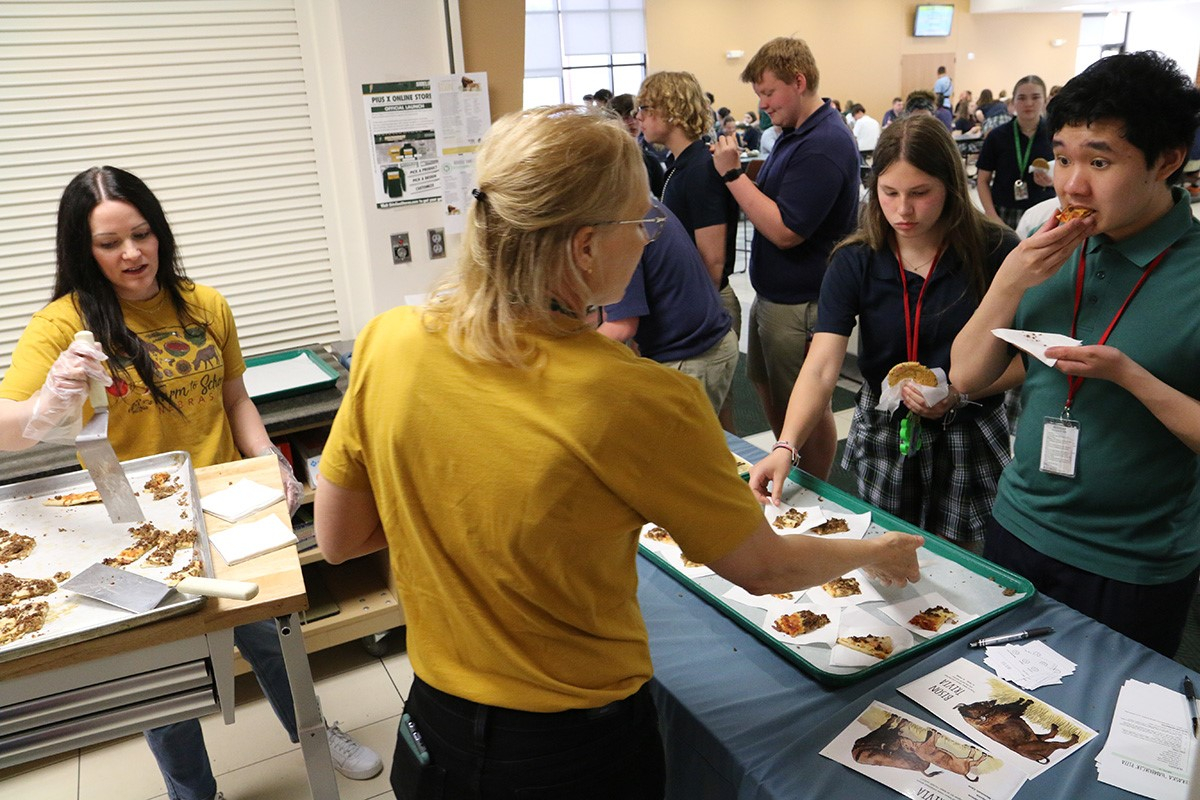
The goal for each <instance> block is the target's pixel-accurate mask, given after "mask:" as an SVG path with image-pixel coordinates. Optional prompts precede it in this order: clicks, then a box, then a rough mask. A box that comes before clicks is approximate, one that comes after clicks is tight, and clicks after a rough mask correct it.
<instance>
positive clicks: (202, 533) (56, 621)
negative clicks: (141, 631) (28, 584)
mask: <svg viewBox="0 0 1200 800" xmlns="http://www.w3.org/2000/svg"><path fill="white" fill-rule="evenodd" d="M122 465H123V466H124V468H125V474H126V475H127V476H128V478H129V482H130V484H131V485H132V487H133V490H134V492H135V493H136V494H137V499H138V503H139V504H140V505H141V508H142V512H143V513H144V514H145V516H146V521H147V522H151V523H153V524H154V526H155V527H157V528H160V529H162V530H165V531H171V532H174V531H177V530H179V529H181V528H195V529H196V531H197V533H198V536H197V538H196V545H195V548H194V550H195V552H196V553H197V554H198V555H199V556H200V560H201V562H202V563H203V565H204V571H203V574H204V575H205V576H206V577H210V578H211V577H213V572H212V559H211V558H210V556H209V544H208V532H207V531H206V530H205V528H204V514H203V513H202V512H201V510H200V493H199V490H198V488H197V483H196V473H195V471H193V469H192V463H191V457H190V456H189V455H188V453H186V452H182V451H180V452H171V453H161V454H159V455H156V456H147V457H146V458H139V459H136V460H133V461H124V462H122ZM157 472H166V473H168V475H169V476H170V479H172V480H174V479H176V478H177V479H178V481H179V483H180V484H181V485H182V488H181V489H180V490H178V491H176V492H175V493H174V494H172V495H170V496H168V497H166V498H164V499H162V500H155V499H154V497H153V494H152V493H151V492H149V491H147V490H146V489H145V484H146V482H147V481H148V480H149V479H150V477H151V476H152V475H153V474H154V473H157ZM94 488H95V485H94V484H93V483H92V480H91V478H90V477H89V476H88V474H87V472H83V471H79V472H69V473H66V474H64V475H53V476H51V477H48V478H38V479H36V480H32V481H25V482H23V483H15V484H10V485H8V486H0V528H3V529H5V530H8V531H11V532H13V533H18V534H22V535H25V536H31V537H33V539H34V540H35V541H36V543H37V544H36V546H35V547H34V548H33V552H32V553H30V554H29V555H28V556H27V557H25V558H23V559H21V560H18V561H10V562H8V563H7V564H0V573H2V572H9V573H12V574H13V575H16V576H17V577H20V578H51V577H53V576H54V574H55V573H58V572H64V571H66V572H70V573H71V574H72V575H77V574H79V573H80V572H82V571H83V570H84V569H86V568H87V567H89V566H91V565H92V564H95V563H96V562H98V561H103V560H104V559H106V558H111V557H113V556H116V555H117V554H118V553H120V552H121V551H122V550H124V549H125V548H126V547H129V546H130V545H131V544H133V537H132V536H131V535H130V533H129V530H130V528H131V527H134V526H131V525H129V524H128V523H124V524H122V523H114V522H111V521H110V520H109V518H108V513H107V512H106V511H105V510H104V506H103V504H100V503H94V504H90V505H81V506H67V507H62V506H47V505H44V503H43V501H44V500H46V499H47V498H49V497H53V496H54V495H59V494H67V493H72V492H87V491H91V490H92V489H94ZM192 554H193V549H188V548H185V549H183V550H179V551H177V552H176V553H175V560H174V561H173V562H172V563H171V565H170V566H165V567H154V566H149V565H146V564H145V563H144V561H145V554H144V555H143V556H142V558H140V559H138V560H137V561H135V562H134V563H132V564H130V565H128V566H127V567H125V569H127V570H128V571H130V572H134V573H137V574H141V575H145V576H147V577H151V578H155V579H157V580H164V579H165V578H166V577H167V576H168V575H170V574H171V573H172V572H175V571H178V570H180V569H182V568H184V567H185V566H187V564H188V563H189V562H190V561H191V559H192ZM36 599H39V600H46V601H47V602H48V603H49V604H50V614H49V616H48V617H47V620H46V624H45V626H44V627H43V628H42V629H41V630H40V631H37V632H35V633H32V634H27V635H25V636H24V637H22V638H20V639H17V640H16V641H13V642H9V643H8V644H6V645H3V646H0V662H4V661H9V660H11V659H14V658H20V657H22V656H26V655H30V654H33V653H38V652H41V651H44V650H51V649H53V648H56V647H61V646H63V645H67V644H74V643H75V642H81V641H86V640H88V639H95V638H97V637H99V636H104V635H106V634H109V633H115V632H117V631H122V630H126V629H128V628H133V627H136V626H138V625H145V624H146V623H149V622H155V621H157V620H160V619H166V618H167V617H173V616H177V615H179V614H186V613H188V612H191V611H198V610H199V609H200V608H201V607H202V606H203V605H204V600H205V598H203V597H199V596H195V595H185V594H180V593H179V592H177V591H175V590H174V589H172V590H171V592H170V593H169V594H168V595H167V596H166V597H165V598H164V599H163V601H162V603H160V604H159V606H158V607H157V608H154V609H151V610H150V611H146V612H144V613H141V614H132V613H130V612H128V611H123V610H121V609H118V608H115V607H113V606H109V605H107V604H105V603H101V602H98V601H96V600H91V599H88V598H86V597H80V596H79V595H75V594H72V593H71V592H68V591H66V590H64V589H62V588H59V590H58V591H57V592H55V593H54V594H52V595H49V596H48V597H42V598H36Z"/></svg>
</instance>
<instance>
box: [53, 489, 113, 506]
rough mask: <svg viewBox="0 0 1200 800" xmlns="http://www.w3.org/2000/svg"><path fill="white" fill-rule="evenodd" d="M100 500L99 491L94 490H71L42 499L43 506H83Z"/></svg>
mask: <svg viewBox="0 0 1200 800" xmlns="http://www.w3.org/2000/svg"><path fill="white" fill-rule="evenodd" d="M100 501H101V498H100V493H99V492H98V491H96V490H94V489H93V490H92V491H90V492H71V493H70V494H56V495H54V496H53V497H47V498H46V499H45V500H43V501H42V505H44V506H85V505H88V504H89V503H99V502H100Z"/></svg>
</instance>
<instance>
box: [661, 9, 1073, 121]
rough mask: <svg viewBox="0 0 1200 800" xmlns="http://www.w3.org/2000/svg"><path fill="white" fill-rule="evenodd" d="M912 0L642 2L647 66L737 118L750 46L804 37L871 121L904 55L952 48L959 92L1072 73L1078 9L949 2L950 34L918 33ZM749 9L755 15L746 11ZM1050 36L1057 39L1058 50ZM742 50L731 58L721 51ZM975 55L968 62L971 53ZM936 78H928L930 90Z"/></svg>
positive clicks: (837, 93) (749, 101) (826, 74)
mask: <svg viewBox="0 0 1200 800" xmlns="http://www.w3.org/2000/svg"><path fill="white" fill-rule="evenodd" d="M915 5H916V3H915V2H901V0H838V2H836V3H834V2H830V1H829V0H755V2H754V3H748V4H742V3H732V2H729V0H647V2H646V27H647V42H646V49H647V67H648V69H649V71H650V72H656V71H658V70H664V69H669V70H676V69H683V70H688V71H691V72H693V73H695V75H696V77H697V78H698V79H699V80H700V83H701V84H702V85H703V86H704V88H705V89H706V90H708V91H711V92H712V93H713V94H714V95H716V98H717V101H716V102H717V105H718V106H722V105H724V106H729V107H730V108H731V109H733V111H734V112H735V116H738V117H740V116H741V115H742V114H743V113H745V112H746V111H748V110H750V109H751V108H756V99H755V97H754V93H753V91H751V89H750V87H749V85H747V84H743V83H741V82H740V81H739V80H738V75H739V74H740V73H741V71H742V69H743V68H744V67H745V65H746V63H747V62H748V61H749V59H750V57H751V56H753V55H754V52H755V51H756V50H757V49H758V48H759V47H760V46H761V45H762V44H763V43H764V42H766V41H767V40H769V39H771V38H773V37H775V36H798V37H800V38H802V39H804V40H805V41H807V42H808V44H809V46H810V47H811V48H812V50H813V54H814V55H815V56H816V60H817V66H818V67H819V68H820V70H821V84H820V92H821V94H822V95H823V96H825V97H835V98H837V99H838V100H841V101H843V102H845V101H846V99H847V98H852V99H854V100H856V101H857V102H860V103H862V104H863V105H864V106H866V108H867V110H868V112H869V113H870V114H871V116H873V117H875V118H876V119H878V118H880V117H881V116H882V115H883V112H884V111H886V110H887V107H888V106H889V105H891V101H892V98H893V97H894V96H896V95H899V94H901V86H900V59H901V57H902V56H903V55H909V54H921V53H943V52H944V53H953V54H954V60H953V62H952V63H948V64H946V66H947V67H948V68H949V72H950V75H951V77H952V78H953V79H954V88H955V94H956V95H957V93H958V92H959V91H961V90H963V89H971V90H972V91H974V92H975V95H976V96H978V95H979V92H980V90H981V89H983V88H985V87H987V88H990V89H991V90H992V91H993V92H994V93H996V94H999V91H1000V89H1002V88H1004V89H1007V90H1008V91H1009V92H1011V91H1012V84H1013V82H1014V81H1015V80H1016V79H1017V78H1020V77H1021V76H1023V75H1026V74H1028V73H1036V74H1039V75H1041V76H1042V78H1043V79H1044V80H1045V81H1046V84H1047V86H1050V85H1053V84H1055V83H1065V82H1066V80H1067V79H1068V78H1070V77H1071V76H1072V75H1073V74H1074V68H1075V49H1076V44H1077V41H1078V38H1079V22H1080V15H1079V14H1077V13H1075V14H975V15H972V14H971V13H970V2H969V0H955V6H956V8H955V13H954V26H953V31H952V33H951V35H950V36H949V37H946V38H936V39H916V38H913V36H912V35H911V33H912V14H913V8H914V7H915ZM747 8H752V9H753V13H752V14H750V13H745V11H744V9H747ZM1054 39H1063V40H1065V41H1064V43H1063V44H1062V45H1061V46H1059V47H1053V46H1051V44H1050V42H1051V40H1054ZM729 50H743V51H745V55H744V56H742V57H741V58H738V59H731V60H727V59H726V58H725V53H726V51H729ZM969 53H970V54H973V55H974V58H973V59H972V58H968V54H969ZM935 77H936V75H934V74H930V75H929V80H928V86H927V88H932V87H933V81H934V78H935Z"/></svg>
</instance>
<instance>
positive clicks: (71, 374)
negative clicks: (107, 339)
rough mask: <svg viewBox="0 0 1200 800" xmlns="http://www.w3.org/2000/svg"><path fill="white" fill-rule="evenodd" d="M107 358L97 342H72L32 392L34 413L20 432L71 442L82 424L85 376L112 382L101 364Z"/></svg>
mask: <svg viewBox="0 0 1200 800" xmlns="http://www.w3.org/2000/svg"><path fill="white" fill-rule="evenodd" d="M107 360H108V356H106V355H104V351H103V350H101V349H100V346H99V345H95V344H88V343H86V342H79V341H76V342H71V346H70V347H68V348H67V349H66V350H64V351H62V352H61V353H60V354H59V356H58V358H57V359H55V361H54V363H53V364H51V365H50V371H49V372H47V373H46V382H45V383H44V384H43V385H42V388H41V389H39V390H38V391H37V392H36V393H35V394H34V395H33V397H34V403H33V413H32V414H31V415H30V417H29V422H28V423H26V425H25V430H24V431H22V435H23V436H24V437H25V438H26V439H32V440H34V441H39V442H63V443H66V444H73V443H74V441H75V437H76V436H78V435H79V431H80V430H81V429H82V428H83V401H84V400H86V399H87V394H88V379H89V378H90V379H92V380H95V381H96V382H97V383H100V384H102V385H104V386H111V385H112V377H110V376H109V374H108V370H106V369H105V368H104V362H105V361H107Z"/></svg>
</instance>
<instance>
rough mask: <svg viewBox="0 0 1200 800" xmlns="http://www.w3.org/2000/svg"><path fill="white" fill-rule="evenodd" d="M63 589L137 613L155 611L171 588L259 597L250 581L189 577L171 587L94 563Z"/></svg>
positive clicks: (230, 596) (213, 595)
mask: <svg viewBox="0 0 1200 800" xmlns="http://www.w3.org/2000/svg"><path fill="white" fill-rule="evenodd" d="M61 586H62V588H63V589H66V590H68V591H71V592H74V593H75V594H81V595H83V596H84V597H90V598H92V599H94V600H99V601H101V602H102V603H108V604H109V605H112V606H116V607H117V608H123V609H125V610H126V611H132V612H133V613H135V614H140V613H142V612H144V611H149V610H150V609H152V608H156V607H157V606H158V604H159V603H161V602H162V599H163V598H164V597H166V596H167V593H168V592H170V591H171V589H172V588H175V589H177V590H179V591H180V592H183V593H185V594H200V595H204V596H206V597H228V598H231V599H234V600H251V599H253V598H254V597H255V596H256V595H257V594H258V584H257V583H250V582H248V581H221V580H216V579H214V578H193V577H190V576H189V577H187V578H184V579H183V580H181V581H180V582H179V583H178V584H177V585H176V586H174V587H171V586H168V585H167V584H165V583H163V582H161V581H156V580H154V579H153V578H147V577H146V576H145V575H138V574H136V573H133V572H127V571H125V570H123V569H116V568H115V567H110V566H108V565H106V564H92V565H91V566H90V567H88V568H87V569H85V570H84V571H83V572H81V573H79V574H78V575H76V576H75V577H73V578H71V579H70V580H66V581H63V583H62V584H61Z"/></svg>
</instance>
